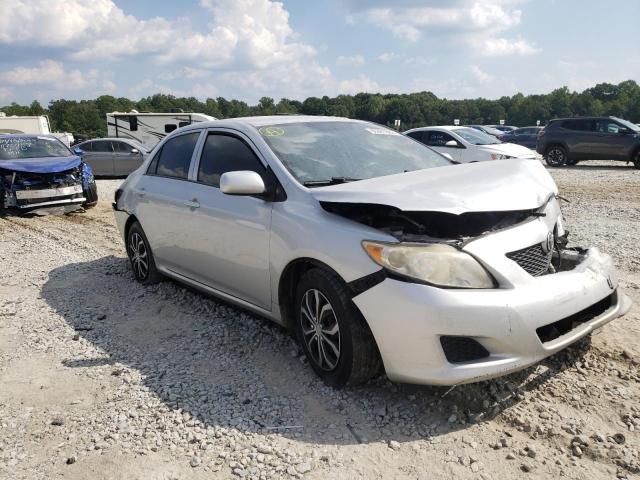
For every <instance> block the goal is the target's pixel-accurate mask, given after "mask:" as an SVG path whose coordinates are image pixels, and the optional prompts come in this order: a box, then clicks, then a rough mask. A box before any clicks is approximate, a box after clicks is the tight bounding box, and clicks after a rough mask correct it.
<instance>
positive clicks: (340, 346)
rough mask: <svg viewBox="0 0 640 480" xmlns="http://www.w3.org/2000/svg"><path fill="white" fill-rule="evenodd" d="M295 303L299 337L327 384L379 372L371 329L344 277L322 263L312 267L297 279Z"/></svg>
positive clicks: (353, 382)
mask: <svg viewBox="0 0 640 480" xmlns="http://www.w3.org/2000/svg"><path fill="white" fill-rule="evenodd" d="M318 302H319V303H318ZM327 306H328V307H327ZM294 308H295V310H294V311H295V330H296V335H297V338H298V341H299V342H300V344H301V345H302V349H303V350H304V353H305V355H306V357H307V359H308V360H309V364H310V365H311V367H312V368H313V370H314V371H315V372H316V374H317V375H318V376H319V377H320V378H321V379H322V380H323V381H324V382H325V383H326V384H328V385H330V386H333V387H343V386H345V385H347V384H349V385H357V384H360V383H364V382H366V381H367V380H369V379H371V378H373V377H374V376H375V375H377V374H378V373H379V372H380V369H381V366H382V361H381V359H380V354H379V352H378V348H377V346H376V343H375V340H374V338H373V334H372V333H371V330H370V329H369V326H368V325H367V323H366V321H365V320H364V318H363V317H362V314H361V313H360V312H359V311H358V309H357V308H356V306H355V305H354V304H353V302H352V301H351V297H350V296H349V295H348V294H347V289H346V286H345V284H344V282H343V281H342V279H340V278H339V277H337V276H336V275H335V274H333V273H330V272H328V271H326V270H323V269H321V268H314V269H312V270H309V271H308V272H307V273H305V274H304V275H303V276H302V278H301V279H300V282H299V283H298V288H297V290H296V298H295V304H294ZM318 311H319V312H320V313H319V314H318ZM318 317H319V319H320V322H316V321H315V320H314V319H317V318H318Z"/></svg>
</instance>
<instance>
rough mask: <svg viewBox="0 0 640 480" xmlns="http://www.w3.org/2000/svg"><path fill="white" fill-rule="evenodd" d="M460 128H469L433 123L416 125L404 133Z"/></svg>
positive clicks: (451, 130) (466, 126)
mask: <svg viewBox="0 0 640 480" xmlns="http://www.w3.org/2000/svg"><path fill="white" fill-rule="evenodd" d="M460 128H471V127H469V126H468V125H433V126H431V127H418V128H412V129H411V130H407V131H406V132H404V133H407V132H417V131H422V130H425V131H426V130H436V129H438V130H448V131H450V132H453V131H455V130H458V129H460Z"/></svg>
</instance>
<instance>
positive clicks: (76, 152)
mask: <svg viewBox="0 0 640 480" xmlns="http://www.w3.org/2000/svg"><path fill="white" fill-rule="evenodd" d="M73 153H75V154H76V155H78V156H81V155H83V154H84V150H82V149H81V148H80V147H75V148H74V149H73Z"/></svg>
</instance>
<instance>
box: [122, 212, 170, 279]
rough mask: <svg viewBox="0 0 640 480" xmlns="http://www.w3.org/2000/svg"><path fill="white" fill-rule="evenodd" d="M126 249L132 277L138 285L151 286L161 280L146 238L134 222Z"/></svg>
mask: <svg viewBox="0 0 640 480" xmlns="http://www.w3.org/2000/svg"><path fill="white" fill-rule="evenodd" d="M126 247H127V255H128V256H129V262H130V263H131V269H132V270H133V276H134V277H135V278H136V280H137V281H138V282H139V283H141V284H143V285H152V284H154V283H158V282H159V281H160V280H162V275H160V273H159V272H158V270H157V269H156V262H155V260H154V258H153V253H152V252H151V248H150V247H149V241H148V240H147V236H146V235H145V234H144V231H143V230H142V227H141V226H140V224H139V223H138V222H134V223H133V225H131V227H129V231H128V232H127V245H126ZM145 259H146V262H145Z"/></svg>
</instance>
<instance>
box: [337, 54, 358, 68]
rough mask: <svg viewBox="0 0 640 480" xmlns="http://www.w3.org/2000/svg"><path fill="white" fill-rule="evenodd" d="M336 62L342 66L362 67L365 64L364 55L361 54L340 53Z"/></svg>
mask: <svg viewBox="0 0 640 480" xmlns="http://www.w3.org/2000/svg"><path fill="white" fill-rule="evenodd" d="M336 63H337V64H338V65H342V66H349V67H361V66H362V65H364V57H363V56H362V55H360V54H358V55H351V56H345V55H340V56H339V57H338V59H337V60H336Z"/></svg>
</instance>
